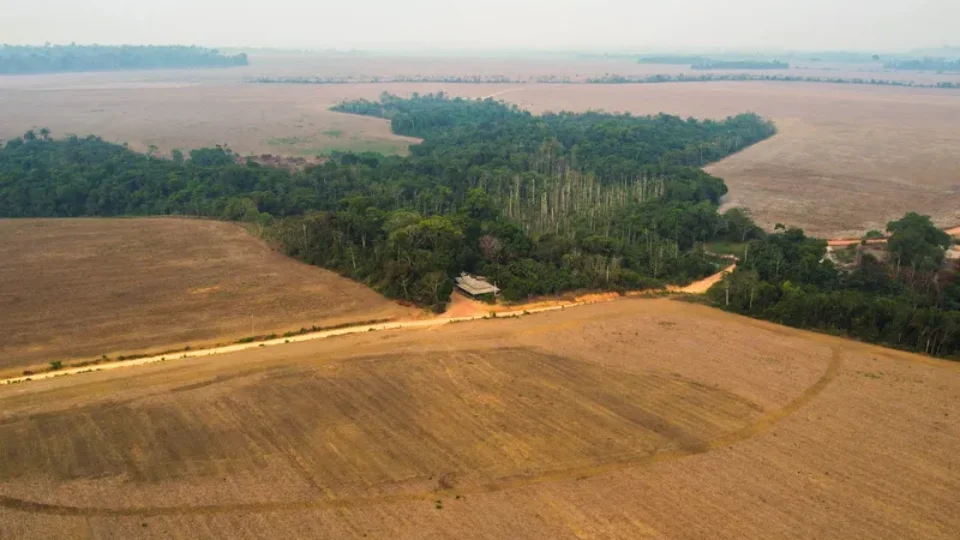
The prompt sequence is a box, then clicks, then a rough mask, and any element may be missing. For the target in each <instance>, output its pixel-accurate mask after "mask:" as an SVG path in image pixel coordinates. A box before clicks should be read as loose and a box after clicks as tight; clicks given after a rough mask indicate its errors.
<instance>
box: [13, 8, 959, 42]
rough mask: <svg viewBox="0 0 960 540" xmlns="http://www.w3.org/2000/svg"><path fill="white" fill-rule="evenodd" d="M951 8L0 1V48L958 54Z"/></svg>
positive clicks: (954, 14) (956, 13) (956, 10)
mask: <svg viewBox="0 0 960 540" xmlns="http://www.w3.org/2000/svg"><path fill="white" fill-rule="evenodd" d="M958 21H960V0H406V1H403V0H339V1H336V2H332V1H330V0H150V1H145V0H29V1H24V0H0V42H7V43H21V44H41V43H43V42H47V41H49V42H52V43H69V42H77V43H110V44H113V43H130V44H146V43H157V44H166V43H183V44H199V45H219V46H275V47H303V48H310V47H317V48H333V47H336V48H367V49H370V48H386V47H388V46H392V45H398V46H402V47H404V48H428V47H444V48H460V49H493V50H505V49H553V50H557V49H563V50H572V49H593V50H631V51H643V50H665V49H681V48H686V49H696V48H706V47H710V48H724V49H750V50H754V49H757V50H758V49H772V48H790V49H848V50H871V51H872V50H878V51H897V50H906V49H911V48H917V47H937V46H941V45H960V34H958V28H960V27H958V26H957V25H958Z"/></svg>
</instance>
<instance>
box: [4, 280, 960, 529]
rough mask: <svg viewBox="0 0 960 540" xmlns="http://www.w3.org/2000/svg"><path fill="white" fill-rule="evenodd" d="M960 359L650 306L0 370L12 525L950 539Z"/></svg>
mask: <svg viewBox="0 0 960 540" xmlns="http://www.w3.org/2000/svg"><path fill="white" fill-rule="evenodd" d="M957 375H960V364H954V363H949V362H945V361H935V360H929V359H925V358H921V357H917V356H913V355H909V354H903V353H897V352H892V351H889V350H884V349H880V348H876V347H871V346H866V345H861V344H858V343H855V342H851V341H845V340H840V339H836V338H830V337H825V336H819V335H814V334H809V333H806V332H801V331H795V330H791V329H786V328H782V327H778V326H775V325H771V324H767V323H763V322H758V321H752V320H749V319H744V318H740V317H736V316H732V315H729V314H725V313H722V312H719V311H716V310H712V309H709V308H705V307H701V306H695V305H690V304H686V303H681V302H676V301H670V300H646V299H636V300H625V301H621V302H613V303H607V304H596V305H592V306H586V307H581V308H577V309H568V310H565V311H557V312H551V313H548V314H541V315H535V316H530V317H524V318H521V319H514V320H489V321H478V322H475V323H463V324H452V325H446V326H443V327H439V328H431V329H425V330H421V331H402V332H380V333H373V334H358V335H352V336H345V337H341V338H336V339H332V340H325V341H315V342H304V343H297V344H291V345H286V346H278V347H273V348H268V349H258V350H251V351H246V352H243V353H237V354H234V355H226V356H223V357H213V358H209V359H189V360H184V361H178V362H175V363H169V364H156V365H152V366H147V367H142V368H137V369H131V370H117V371H113V372H104V373H95V374H87V375H81V376H76V377H68V378H64V379H53V380H47V381H39V382H34V383H30V384H26V385H15V386H7V387H0V440H2V441H3V443H4V444H3V445H2V446H0V536H2V537H4V538H6V537H10V538H37V537H63V538H72V537H84V538H105V537H112V538H117V537H123V538H130V537H138V538H142V537H156V538H196V537H207V536H209V537H230V538H262V537H269V538H290V537H301V538H303V537H309V538H362V537H368V538H387V537H389V538H504V537H510V538H551V539H552V538H578V537H579V538H583V537H594V538H704V537H711V538H738V539H739V538H844V539H845V538H850V537H864V538H881V539H883V538H889V539H903V538H952V537H953V536H954V533H955V531H956V530H957V527H960V512H957V500H956V494H957V493H958V490H960V473H958V471H960V456H958V454H957V452H956V451H955V449H956V448H957V447H958V445H960V424H958V423H957V422H955V421H954V420H953V419H952V418H951V416H952V415H953V413H954V412H955V408H956V400H957V399H958V395H960V377H957ZM438 501H439V503H438ZM438 506H439V508H438Z"/></svg>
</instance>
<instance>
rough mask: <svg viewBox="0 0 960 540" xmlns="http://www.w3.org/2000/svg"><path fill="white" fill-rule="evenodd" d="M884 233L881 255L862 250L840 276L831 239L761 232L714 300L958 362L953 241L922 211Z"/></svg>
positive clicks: (958, 298) (958, 295)
mask: <svg viewBox="0 0 960 540" xmlns="http://www.w3.org/2000/svg"><path fill="white" fill-rule="evenodd" d="M887 232H888V233H889V234H890V237H889V240H888V243H887V250H886V252H885V253H884V254H883V255H882V256H880V257H878V256H876V255H875V254H873V253H871V252H870V251H869V250H866V249H859V248H855V249H854V251H855V254H854V255H853V258H854V260H853V261H852V264H851V265H849V267H848V268H843V269H842V268H840V267H838V266H837V265H835V264H834V263H833V262H832V261H831V260H830V258H829V257H827V243H826V241H824V240H820V239H817V238H810V237H808V236H806V235H805V234H804V233H803V231H802V230H800V229H786V228H782V227H778V229H777V230H776V231H774V233H772V234H764V233H762V232H759V231H756V232H754V233H753V236H754V238H753V240H751V241H749V242H748V243H747V244H746V245H745V247H744V248H743V255H742V256H741V257H740V263H739V266H738V268H737V269H736V271H734V272H733V273H732V274H730V275H729V276H728V277H727V278H725V279H724V280H723V281H722V282H721V283H719V284H717V285H715V286H714V287H713V288H712V289H711V290H710V292H709V295H710V297H711V298H712V299H713V301H714V302H715V303H716V304H717V305H718V306H720V307H722V308H724V309H727V310H729V311H733V312H736V313H741V314H744V315H749V316H752V317H756V318H760V319H766V320H770V321H774V322H777V323H780V324H785V325H789V326H794V327H797V328H809V329H814V330H819V331H823V332H828V333H832V334H838V335H845V336H850V337H854V338H857V339H861V340H863V341H868V342H872V343H880V344H883V345H887V346H890V347H895V348H899V349H905V350H909V351H916V352H921V353H926V354H930V355H936V356H945V357H952V358H957V357H958V355H960V279H958V278H960V262H957V261H948V260H946V259H945V254H946V249H947V248H949V246H950V245H951V244H952V240H951V238H950V236H949V235H947V233H945V232H944V231H942V230H940V229H938V228H937V227H935V226H934V225H933V223H932V222H931V221H930V218H929V217H926V216H921V215H918V214H915V213H909V214H907V215H906V216H904V217H903V218H902V219H900V220H897V221H892V222H890V223H889V224H888V225H887ZM865 241H866V239H865Z"/></svg>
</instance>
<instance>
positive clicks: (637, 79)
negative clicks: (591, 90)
mask: <svg viewBox="0 0 960 540" xmlns="http://www.w3.org/2000/svg"><path fill="white" fill-rule="evenodd" d="M723 81H775V82H811V83H830V84H870V85H878V86H904V87H912V88H944V89H948V88H960V83H955V82H948V81H942V82H938V83H917V82H914V81H900V80H893V79H865V78H860V77H855V78H841V77H806V76H798V75H767V74H752V73H705V74H701V75H691V74H683V73H680V74H677V75H667V74H660V75H641V76H635V75H614V74H607V75H603V76H601V77H591V78H588V79H586V80H584V81H574V80H571V79H570V78H569V77H559V76H554V75H549V76H543V77H536V78H527V79H517V78H510V77H503V76H486V75H473V76H470V75H466V76H439V77H258V78H254V79H250V80H249V81H248V82H252V83H261V84H319V85H324V84H376V83H380V84H384V83H447V84H451V83H453V84H457V83H462V84H532V83H542V84H550V83H559V84H657V83H677V82H723Z"/></svg>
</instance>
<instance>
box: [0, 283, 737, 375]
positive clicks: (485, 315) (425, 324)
mask: <svg viewBox="0 0 960 540" xmlns="http://www.w3.org/2000/svg"><path fill="white" fill-rule="evenodd" d="M736 267H737V265H736V264H732V265H730V266H728V267H727V268H725V269H723V270H721V271H720V272H717V273H716V274H714V275H712V276H709V277H706V278H704V279H702V280H700V281H696V282H694V283H691V284H690V285H687V286H685V287H668V288H667V291H668V292H672V293H679V294H704V293H706V292H707V290H709V289H710V287H712V286H713V285H714V284H716V283H718V282H719V281H720V280H721V279H723V277H724V276H725V275H726V274H728V273H730V272H732V271H733V270H734V269H736ZM632 296H635V295H632ZM617 298H619V295H617V294H615V293H606V294H589V295H584V296H579V297H577V298H576V299H574V300H573V301H572V302H535V303H531V304H524V305H520V306H512V307H508V308H504V307H503V306H487V305H486V304H480V303H479V302H474V301H472V300H467V299H455V301H454V306H453V307H452V308H451V310H450V311H448V314H451V313H452V314H454V315H455V316H452V317H451V316H445V317H444V316H441V317H438V318H433V319H424V320H412V321H401V322H389V323H380V324H368V325H361V326H351V327H347V328H339V329H336V330H325V331H321V332H313V333H309V334H304V335H300V336H292V337H289V338H277V339H271V340H267V341H259V342H251V343H237V344H234V345H226V346H223V347H215V348H211V349H199V350H195V351H183V352H173V353H164V354H157V355H153V356H148V357H145V358H138V359H135V360H124V361H117V362H106V363H102V364H95V365H88V366H83V367H76V368H68V369H62V370H58V371H48V372H44V373H37V374H34V375H25V376H22V377H13V378H9V379H2V380H0V384H19V383H24V382H30V381H38V380H44V379H53V378H56V377H65V376H68V375H78V374H80V373H92V372H97V371H109V370H114V369H119V368H123V367H133V366H143V365H147V364H156V363H158V362H166V361H169V360H183V359H187V358H196V357H201V356H214V355H222V354H228V353H235V352H239V351H245V350H249V349H256V348H260V347H272V346H274V345H284V344H289V343H298V342H303V341H312V340H317V339H326V338H330V337H336V336H345V335H349V334H360V333H364V332H377V331H383V330H400V329H414V328H429V327H438V326H442V325H445V324H450V323H462V322H469V321H476V320H480V319H489V318H491V317H495V318H514V317H522V316H524V315H531V314H534V313H544V312H548V311H558V310H563V309H566V308H568V307H577V306H584V305H588V304H595V303H598V302H610V301H613V300H616V299H617Z"/></svg>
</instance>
